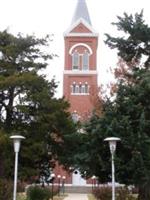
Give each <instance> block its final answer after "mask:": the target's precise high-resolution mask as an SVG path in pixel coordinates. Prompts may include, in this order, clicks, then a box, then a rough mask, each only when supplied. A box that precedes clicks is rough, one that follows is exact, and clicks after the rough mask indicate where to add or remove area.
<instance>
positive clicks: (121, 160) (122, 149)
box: [77, 12, 150, 200]
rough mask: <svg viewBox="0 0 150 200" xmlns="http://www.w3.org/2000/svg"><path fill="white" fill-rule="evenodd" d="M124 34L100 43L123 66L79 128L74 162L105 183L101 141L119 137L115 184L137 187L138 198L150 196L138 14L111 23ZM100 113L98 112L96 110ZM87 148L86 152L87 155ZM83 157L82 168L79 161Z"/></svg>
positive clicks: (148, 76)
mask: <svg viewBox="0 0 150 200" xmlns="http://www.w3.org/2000/svg"><path fill="white" fill-rule="evenodd" d="M113 25H115V26H117V28H118V30H119V31H123V33H124V36H122V37H112V36H110V35H108V34H106V36H107V39H106V44H107V45H108V46H109V47H110V48H112V49H115V48H116V49H117V50H118V55H119V57H121V59H122V60H123V62H124V64H125V65H126V66H127V68H126V69H127V70H126V71H124V74H121V76H120V77H119V78H118V82H117V85H116V88H117V92H116V93H115V99H114V98H113V99H114V100H112V98H110V99H107V100H105V102H104V105H103V112H102V113H103V114H102V115H101V116H98V115H96V114H95V115H94V116H93V117H92V118H91V120H90V121H89V123H87V125H86V127H85V129H86V132H87V134H86V135H85V136H84V137H85V138H84V139H83V141H84V140H85V141H86V142H85V143H84V142H83V147H82V152H81V155H82V157H80V153H79V156H78V158H77V161H78V163H79V166H80V168H81V170H82V172H83V171H85V170H86V172H87V175H93V174H94V175H96V176H97V177H98V178H99V180H100V182H108V181H110V180H111V162H110V152H109V147H108V144H106V143H104V139H105V138H106V137H111V136H116V137H119V138H121V143H120V144H118V147H117V152H116V158H115V162H116V180H117V181H118V182H120V183H124V184H127V185H130V184H134V185H135V186H137V187H138V188H139V199H140V200H148V199H149V198H150V192H149V191H150V184H149V183H150V133H149V130H150V63H149V61H150V52H149V51H150V28H149V26H148V25H147V24H145V22H144V20H143V12H141V13H140V14H138V13H136V14H135V16H133V15H127V14H126V13H125V14H124V16H123V17H118V22H117V23H113ZM100 109H101V108H100ZM87 150H88V151H87ZM80 158H83V159H84V161H85V162H84V164H82V163H83V160H81V159H80Z"/></svg>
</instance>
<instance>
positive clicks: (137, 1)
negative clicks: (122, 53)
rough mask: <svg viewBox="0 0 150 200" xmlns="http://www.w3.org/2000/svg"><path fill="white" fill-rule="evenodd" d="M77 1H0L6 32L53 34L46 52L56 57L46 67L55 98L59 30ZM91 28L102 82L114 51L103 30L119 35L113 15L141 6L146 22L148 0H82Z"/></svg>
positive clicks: (60, 54)
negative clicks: (53, 85)
mask: <svg viewBox="0 0 150 200" xmlns="http://www.w3.org/2000/svg"><path fill="white" fill-rule="evenodd" d="M76 3H77V0H0V31H3V30H4V29H8V30H9V32H10V33H13V34H17V33H19V32H20V33H22V34H24V35H26V34H34V35H35V36H37V37H44V36H46V35H47V34H50V35H51V34H53V36H52V38H53V41H52V42H51V43H50V46H49V49H48V51H49V52H50V53H54V54H57V55H58V57H56V58H54V59H53V60H52V61H50V63H49V66H48V68H47V70H46V74H47V77H48V79H51V78H52V77H53V76H55V79H56V81H57V82H58V84H59V85H58V89H57V94H56V96H57V97H61V96H62V83H63V68H64V38H63V33H64V32H65V30H67V29H68V27H69V26H70V23H71V21H72V17H73V14H74V11H75V7H76ZM86 3H87V6H88V10H89V14H90V18H91V21H92V26H93V28H94V29H95V30H96V31H97V32H98V33H99V45H98V51H97V57H98V60H97V63H98V64H97V69H98V84H106V83H107V82H108V81H109V79H111V75H110V72H109V68H110V67H114V66H116V63H117V60H118V58H117V52H116V51H115V50H111V49H109V48H108V47H107V46H106V44H105V43H104V40H105V39H106V38H105V35H104V34H105V33H109V34H110V35H111V36H119V34H120V33H119V32H117V31H116V28H115V27H114V26H112V25H111V22H116V21H117V17H116V16H123V13H124V12H127V13H128V14H135V13H136V12H140V11H141V9H144V19H145V21H146V23H147V24H149V25H150V12H149V10H150V6H149V0H124V1H121V0H113V1H112V0H102V1H100V0H86Z"/></svg>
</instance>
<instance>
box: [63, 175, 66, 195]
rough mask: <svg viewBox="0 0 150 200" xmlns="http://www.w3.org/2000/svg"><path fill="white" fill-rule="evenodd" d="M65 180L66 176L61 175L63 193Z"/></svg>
mask: <svg viewBox="0 0 150 200" xmlns="http://www.w3.org/2000/svg"><path fill="white" fill-rule="evenodd" d="M65 180H66V176H63V177H62V190H63V195H64V193H65Z"/></svg>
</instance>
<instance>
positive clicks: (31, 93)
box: [0, 31, 75, 180]
mask: <svg viewBox="0 0 150 200" xmlns="http://www.w3.org/2000/svg"><path fill="white" fill-rule="evenodd" d="M48 43H49V37H48V36H47V37H45V38H43V39H38V38H36V37H35V36H26V37H23V36H22V35H21V34H18V35H17V36H14V35H12V34H10V33H8V32H7V31H3V32H0V144H1V145H0V146H1V147H0V148H2V151H0V177H4V178H7V177H12V173H13V170H12V169H13V166H14V162H13V160H14V158H13V156H14V155H13V147H12V145H10V144H11V143H12V142H10V139H9V136H10V135H12V134H21V135H23V136H25V137H26V140H24V141H23V144H22V146H21V152H20V156H19V165H20V167H19V169H20V170H19V173H20V177H21V178H24V179H26V180H29V179H30V180H31V179H32V177H35V176H39V175H40V174H43V170H46V169H43V167H46V168H52V167H53V164H54V163H53V162H52V161H53V160H54V159H56V160H58V159H59V156H60V157H62V156H65V157H66V155H64V154H63V153H62V149H63V148H64V146H65V145H66V146H67V145H68V142H70V145H72V146H73V140H68V135H70V137H71V136H73V137H74V135H75V125H74V124H73V122H72V119H71V117H70V114H69V112H68V107H69V104H68V102H66V101H65V100H64V99H63V98H60V99H56V98H55V97H54V94H55V89H56V87H57V84H56V83H55V81H54V80H51V81H48V80H47V79H46V77H45V76H44V75H41V70H43V69H46V67H47V61H48V60H49V59H52V57H53V55H50V54H46V53H45V52H43V51H41V50H40V49H41V48H43V47H45V46H48ZM66 143H67V144H66ZM2 145H3V146H4V148H3V146H2ZM68 154H69V152H68ZM65 161H66V163H68V162H70V161H67V157H66V160H65ZM66 165H67V164H66Z"/></svg>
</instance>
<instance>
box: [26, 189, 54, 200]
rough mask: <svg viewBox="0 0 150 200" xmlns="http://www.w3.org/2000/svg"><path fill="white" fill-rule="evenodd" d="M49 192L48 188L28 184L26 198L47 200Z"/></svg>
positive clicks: (49, 195) (29, 199) (28, 199)
mask: <svg viewBox="0 0 150 200" xmlns="http://www.w3.org/2000/svg"><path fill="white" fill-rule="evenodd" d="M50 197H51V192H50V190H49V189H48V188H42V187H40V186H30V187H29V188H28V190H27V200H49V199H50Z"/></svg>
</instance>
